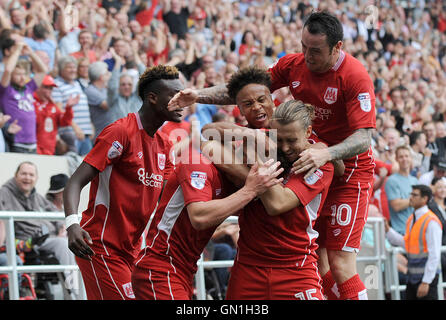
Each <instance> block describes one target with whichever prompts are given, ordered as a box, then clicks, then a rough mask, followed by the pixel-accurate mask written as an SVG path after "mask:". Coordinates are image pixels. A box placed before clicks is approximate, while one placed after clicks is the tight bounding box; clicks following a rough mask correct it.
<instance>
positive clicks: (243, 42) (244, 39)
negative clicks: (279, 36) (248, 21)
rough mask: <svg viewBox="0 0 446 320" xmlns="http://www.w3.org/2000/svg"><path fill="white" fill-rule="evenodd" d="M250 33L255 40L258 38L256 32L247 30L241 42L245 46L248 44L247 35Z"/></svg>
mask: <svg viewBox="0 0 446 320" xmlns="http://www.w3.org/2000/svg"><path fill="white" fill-rule="evenodd" d="M248 33H250V34H252V37H253V38H254V39H255V38H256V36H255V34H254V32H252V31H251V30H246V31H245V32H243V35H242V41H241V43H242V44H245V43H246V35H247V34H248Z"/></svg>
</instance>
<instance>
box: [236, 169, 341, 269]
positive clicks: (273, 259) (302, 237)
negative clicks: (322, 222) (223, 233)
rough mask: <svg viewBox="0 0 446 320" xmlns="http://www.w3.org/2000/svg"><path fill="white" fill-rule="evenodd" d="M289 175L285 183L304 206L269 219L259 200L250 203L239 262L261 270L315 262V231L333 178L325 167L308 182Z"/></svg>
mask: <svg viewBox="0 0 446 320" xmlns="http://www.w3.org/2000/svg"><path fill="white" fill-rule="evenodd" d="M303 177H304V175H303V174H299V175H294V174H290V175H289V176H288V177H287V180H286V181H285V182H284V184H285V187H286V188H289V189H290V190H291V191H293V192H294V193H295V194H296V196H297V197H298V198H299V200H300V202H301V205H299V206H298V207H296V208H294V209H292V210H290V211H288V212H285V213H282V214H280V215H278V216H269V215H268V214H267V213H266V210H265V207H264V206H263V204H262V201H261V200H260V199H256V200H253V201H251V202H250V203H249V204H248V205H247V206H246V207H245V209H244V212H243V213H242V214H241V215H240V216H239V225H240V236H239V240H238V247H239V250H238V253H237V259H238V261H240V262H242V263H244V264H249V265H255V266H262V267H282V268H283V267H292V266H298V267H301V266H303V265H305V264H308V263H312V262H316V261H317V255H316V249H317V244H316V239H317V237H318V233H317V231H315V230H314V229H313V227H314V223H315V221H316V219H317V217H318V216H319V214H320V212H321V209H322V205H323V203H324V201H325V198H326V197H327V193H328V188H329V186H330V183H331V181H332V178H333V164H332V163H330V162H329V163H326V164H325V165H324V166H322V167H321V168H319V169H318V170H317V171H316V172H315V173H314V174H313V175H311V176H310V177H309V178H307V179H304V178H303Z"/></svg>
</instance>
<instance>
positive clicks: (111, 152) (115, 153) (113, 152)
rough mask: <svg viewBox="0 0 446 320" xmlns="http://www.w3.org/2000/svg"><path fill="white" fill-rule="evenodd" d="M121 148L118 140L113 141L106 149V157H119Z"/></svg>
mask: <svg viewBox="0 0 446 320" xmlns="http://www.w3.org/2000/svg"><path fill="white" fill-rule="evenodd" d="M123 150H124V148H123V147H122V144H120V143H119V142H118V141H113V143H112V145H111V147H110V149H108V152H107V157H108V158H109V159H114V158H116V157H119V156H120V155H121V154H122V151H123Z"/></svg>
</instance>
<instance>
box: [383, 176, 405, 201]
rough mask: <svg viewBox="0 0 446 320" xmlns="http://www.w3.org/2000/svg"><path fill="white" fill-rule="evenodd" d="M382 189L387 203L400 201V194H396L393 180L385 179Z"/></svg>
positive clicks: (395, 185)
mask: <svg viewBox="0 0 446 320" xmlns="http://www.w3.org/2000/svg"><path fill="white" fill-rule="evenodd" d="M384 189H385V191H386V195H387V200H388V201H391V200H395V199H402V196H401V193H400V192H398V188H397V184H396V182H395V181H394V180H393V179H391V178H389V179H387V181H386V185H385V187H384Z"/></svg>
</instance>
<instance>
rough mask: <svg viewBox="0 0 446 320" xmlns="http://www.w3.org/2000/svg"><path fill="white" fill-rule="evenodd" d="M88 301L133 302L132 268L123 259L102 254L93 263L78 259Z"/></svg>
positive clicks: (94, 258) (95, 257) (97, 255)
mask: <svg viewBox="0 0 446 320" xmlns="http://www.w3.org/2000/svg"><path fill="white" fill-rule="evenodd" d="M76 262H77V265H78V266H79V269H80V271H81V273H82V278H83V280H84V285H85V291H86V292H87V298H88V300H133V299H135V296H134V294H133V290H132V283H131V275H132V267H131V265H130V264H129V263H128V262H127V261H126V260H125V259H123V258H120V257H110V256H105V255H101V254H96V255H94V256H92V261H88V260H84V259H81V258H78V257H76Z"/></svg>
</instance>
